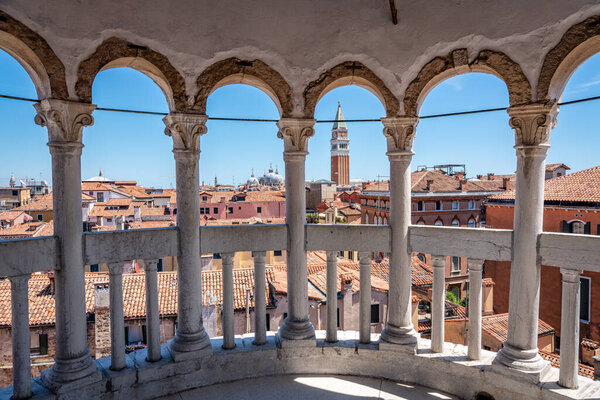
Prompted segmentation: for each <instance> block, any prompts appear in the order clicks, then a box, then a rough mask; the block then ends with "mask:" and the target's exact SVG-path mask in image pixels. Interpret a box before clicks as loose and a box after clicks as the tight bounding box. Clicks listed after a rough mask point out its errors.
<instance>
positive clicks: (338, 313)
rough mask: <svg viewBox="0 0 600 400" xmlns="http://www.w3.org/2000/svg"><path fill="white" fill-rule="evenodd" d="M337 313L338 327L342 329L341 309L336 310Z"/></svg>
mask: <svg viewBox="0 0 600 400" xmlns="http://www.w3.org/2000/svg"><path fill="white" fill-rule="evenodd" d="M336 312H337V327H338V328H340V308H339V307H338V308H337V309H336Z"/></svg>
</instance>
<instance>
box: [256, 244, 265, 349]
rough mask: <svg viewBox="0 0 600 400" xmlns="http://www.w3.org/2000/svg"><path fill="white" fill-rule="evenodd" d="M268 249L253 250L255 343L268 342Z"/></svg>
mask: <svg viewBox="0 0 600 400" xmlns="http://www.w3.org/2000/svg"><path fill="white" fill-rule="evenodd" d="M266 253H267V252H266V251H253V252H252V257H253V258H254V344H255V345H261V344H265V343H267V321H266V318H267V284H266V279H267V278H266V275H265V272H266V271H265V259H266V255H267V254H266Z"/></svg>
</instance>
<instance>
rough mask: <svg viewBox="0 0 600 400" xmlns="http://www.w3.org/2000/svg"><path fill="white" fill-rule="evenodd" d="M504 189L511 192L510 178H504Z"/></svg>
mask: <svg viewBox="0 0 600 400" xmlns="http://www.w3.org/2000/svg"><path fill="white" fill-rule="evenodd" d="M502 188H503V189H504V190H510V178H502Z"/></svg>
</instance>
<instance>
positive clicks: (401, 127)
mask: <svg viewBox="0 0 600 400" xmlns="http://www.w3.org/2000/svg"><path fill="white" fill-rule="evenodd" d="M381 123H383V135H384V136H385V137H386V138H387V147H388V153H396V152H405V153H410V154H411V155H412V154H413V141H414V139H415V135H416V133H417V124H418V123H419V118H418V117H414V116H402V117H390V118H381Z"/></svg>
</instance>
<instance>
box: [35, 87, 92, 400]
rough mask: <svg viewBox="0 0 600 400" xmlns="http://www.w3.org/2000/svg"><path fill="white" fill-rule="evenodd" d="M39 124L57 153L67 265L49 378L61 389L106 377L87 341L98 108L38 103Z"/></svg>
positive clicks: (55, 179)
mask: <svg viewBox="0 0 600 400" xmlns="http://www.w3.org/2000/svg"><path fill="white" fill-rule="evenodd" d="M34 107H35V109H36V111H37V115H36V117H35V122H36V123H37V124H38V125H41V126H46V127H47V128H48V139H49V140H48V147H50V154H51V155H52V186H53V190H52V196H53V213H54V216H53V221H54V235H56V236H57V237H58V238H59V244H60V255H61V258H60V263H61V268H60V269H59V270H57V271H56V272H55V275H54V276H55V285H56V293H55V304H56V356H55V357H54V360H55V364H54V365H53V366H52V368H51V369H50V370H48V371H47V372H45V373H44V375H43V380H44V383H45V384H46V385H48V387H50V389H51V390H53V391H56V390H58V388H59V387H60V386H62V385H63V384H65V383H68V382H74V381H79V380H82V379H84V378H88V379H87V381H88V382H91V381H96V380H99V379H101V375H100V373H99V372H98V370H97V369H96V365H95V364H94V363H93V362H92V358H91V357H90V350H89V349H88V345H87V320H86V311H85V276H84V270H83V240H82V235H83V224H82V221H83V219H82V216H81V149H82V148H83V144H82V141H81V134H82V130H83V127H84V126H88V125H92V124H93V121H94V120H93V118H92V115H91V113H92V111H93V110H94V108H95V107H96V106H94V105H92V104H86V103H77V102H69V101H63V100H54V99H51V100H42V101H41V102H40V103H39V104H35V105H34Z"/></svg>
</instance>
